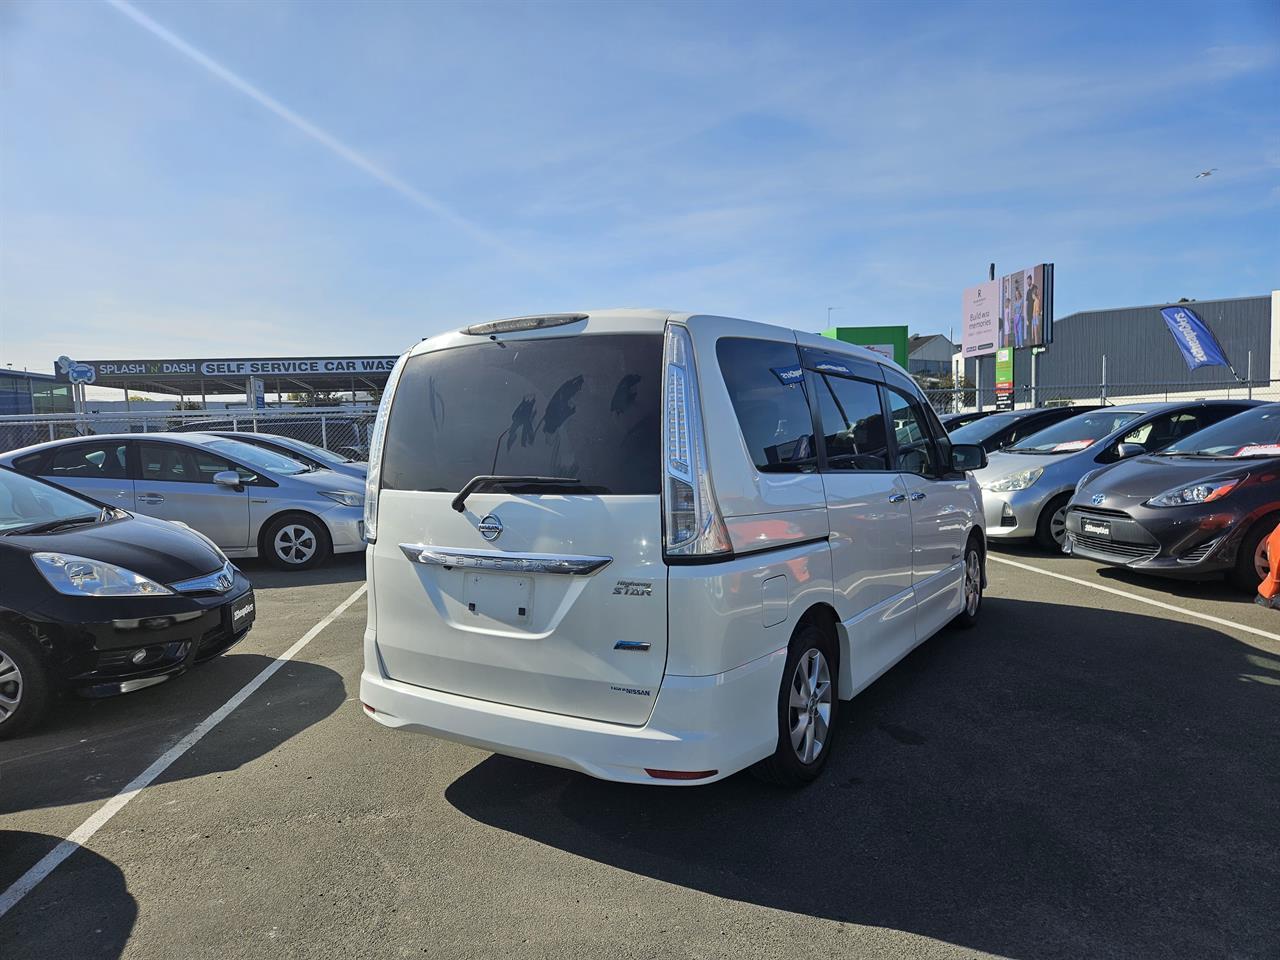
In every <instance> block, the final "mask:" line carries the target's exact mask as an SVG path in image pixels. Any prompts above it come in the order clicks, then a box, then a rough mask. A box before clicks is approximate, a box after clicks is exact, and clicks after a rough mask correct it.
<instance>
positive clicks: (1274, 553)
mask: <svg viewBox="0 0 1280 960" xmlns="http://www.w3.org/2000/svg"><path fill="white" fill-rule="evenodd" d="M1267 564H1268V565H1269V566H1270V568H1271V569H1270V570H1269V571H1268V572H1267V575H1266V577H1264V578H1263V580H1262V582H1261V583H1260V584H1258V595H1257V596H1256V597H1255V598H1254V601H1253V602H1254V603H1259V604H1261V605H1262V606H1264V607H1280V600H1277V599H1276V598H1277V595H1280V524H1278V525H1277V526H1276V528H1275V529H1274V530H1272V531H1271V533H1270V534H1269V535H1268V536H1267Z"/></svg>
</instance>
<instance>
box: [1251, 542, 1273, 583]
mask: <svg viewBox="0 0 1280 960" xmlns="http://www.w3.org/2000/svg"><path fill="white" fill-rule="evenodd" d="M1267 539H1268V538H1267V537H1263V538H1262V539H1261V540H1259V541H1258V546H1257V548H1256V549H1255V550H1254V551H1253V569H1254V572H1255V573H1257V575H1258V582H1259V583H1261V582H1262V581H1263V580H1265V579H1267V577H1268V576H1270V575H1271V561H1270V556H1269V554H1268V552H1267Z"/></svg>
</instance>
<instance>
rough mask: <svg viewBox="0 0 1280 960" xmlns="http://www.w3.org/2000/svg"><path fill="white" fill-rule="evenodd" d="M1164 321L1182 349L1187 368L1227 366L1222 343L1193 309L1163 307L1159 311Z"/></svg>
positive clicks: (1227, 361)
mask: <svg viewBox="0 0 1280 960" xmlns="http://www.w3.org/2000/svg"><path fill="white" fill-rule="evenodd" d="M1160 313H1161V315H1162V316H1163V317H1164V322H1165V323H1167V324H1168V325H1169V332H1170V333H1172V334H1173V339H1174V340H1175V341H1176V342H1177V344H1178V349H1179V350H1181V351H1182V359H1184V360H1186V361H1187V369H1188V370H1195V369H1196V368H1197V367H1227V368H1228V369H1230V368H1231V361H1229V360H1228V359H1227V355H1226V354H1225V353H1223V352H1222V345H1221V344H1220V343H1218V338H1217V337H1215V336H1214V335H1213V331H1212V330H1210V329H1209V328H1208V326H1206V325H1205V322H1204V321H1203V320H1201V319H1200V318H1199V317H1198V316H1196V313H1195V311H1194V310H1189V309H1188V308H1186V307H1181V306H1179V307H1165V308H1164V309H1163V310H1161V311H1160Z"/></svg>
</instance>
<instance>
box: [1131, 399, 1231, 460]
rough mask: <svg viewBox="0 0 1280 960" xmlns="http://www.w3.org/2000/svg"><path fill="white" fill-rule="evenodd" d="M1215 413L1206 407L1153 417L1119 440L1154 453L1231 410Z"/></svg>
mask: <svg viewBox="0 0 1280 960" xmlns="http://www.w3.org/2000/svg"><path fill="white" fill-rule="evenodd" d="M1217 413H1218V411H1217V410H1214V409H1212V408H1206V409H1204V410H1194V411H1183V412H1181V413H1171V414H1166V415H1164V416H1162V417H1155V418H1153V419H1151V420H1148V421H1147V422H1146V423H1144V424H1143V425H1142V426H1140V427H1138V428H1137V429H1135V430H1130V431H1129V432H1128V433H1126V434H1125V435H1124V439H1123V440H1121V441H1120V442H1121V443H1140V444H1142V445H1143V446H1144V447H1146V449H1147V450H1148V452H1150V453H1156V452H1158V451H1160V450H1163V449H1164V448H1165V447H1167V446H1169V444H1171V443H1173V442H1174V441H1177V440H1181V439H1182V438H1183V437H1188V436H1190V435H1191V434H1193V433H1195V432H1196V431H1197V430H1203V429H1204V428H1205V427H1207V426H1209V425H1210V424H1212V423H1217V422H1218V420H1220V419H1222V417H1226V416H1230V414H1231V411H1223V413H1222V415H1221V416H1216V414H1217Z"/></svg>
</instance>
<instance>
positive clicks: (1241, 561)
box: [1227, 514, 1280, 594]
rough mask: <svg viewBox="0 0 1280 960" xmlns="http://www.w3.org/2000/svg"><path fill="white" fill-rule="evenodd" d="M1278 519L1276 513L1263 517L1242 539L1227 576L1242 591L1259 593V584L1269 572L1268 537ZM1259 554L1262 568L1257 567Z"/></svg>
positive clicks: (1279, 518)
mask: <svg viewBox="0 0 1280 960" xmlns="http://www.w3.org/2000/svg"><path fill="white" fill-rule="evenodd" d="M1277 520H1280V517H1277V516H1276V515H1275V514H1272V515H1271V516H1269V517H1263V518H1262V519H1261V520H1259V521H1257V522H1256V523H1255V524H1254V525H1253V526H1252V527H1250V528H1249V532H1248V533H1246V534H1245V535H1244V539H1243V540H1241V541H1240V546H1239V548H1237V550H1236V565H1235V567H1234V568H1233V569H1232V570H1231V573H1229V574H1228V575H1227V578H1228V579H1229V580H1230V581H1231V585H1232V586H1233V587H1235V588H1236V589H1237V590H1239V591H1240V592H1241V593H1248V594H1255V593H1257V592H1258V585H1259V584H1260V583H1262V581H1263V579H1264V578H1265V577H1266V575H1267V573H1268V570H1267V569H1266V568H1267V557H1266V539H1267V537H1269V536H1271V531H1272V530H1274V529H1275V528H1276V521H1277ZM1259 554H1261V560H1262V564H1263V569H1262V570H1259V569H1258V567H1257V561H1258V558H1259Z"/></svg>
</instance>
